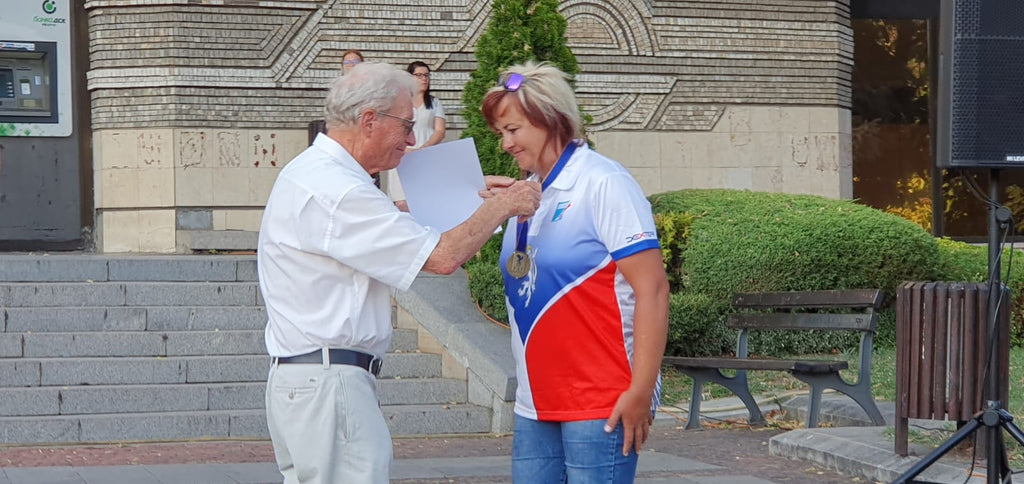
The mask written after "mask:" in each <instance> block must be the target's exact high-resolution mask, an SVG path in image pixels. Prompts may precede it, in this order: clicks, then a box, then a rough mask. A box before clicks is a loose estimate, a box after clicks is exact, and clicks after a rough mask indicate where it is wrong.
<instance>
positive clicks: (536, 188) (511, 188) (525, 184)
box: [485, 180, 540, 222]
mask: <svg viewBox="0 0 1024 484" xmlns="http://www.w3.org/2000/svg"><path fill="white" fill-rule="evenodd" d="M491 190H492V193H493V194H492V196H491V198H493V199H494V200H495V201H498V202H501V204H502V205H504V206H505V208H506V209H507V210H508V215H509V216H513V215H515V216H517V217H519V221H520V222H522V221H524V220H526V219H529V218H530V217H532V216H533V213H534V212H536V211H537V207H540V183H537V182H534V181H525V180H520V181H514V182H513V183H512V184H510V185H508V186H505V187H496V188H493V189H491ZM485 198H486V197H485Z"/></svg>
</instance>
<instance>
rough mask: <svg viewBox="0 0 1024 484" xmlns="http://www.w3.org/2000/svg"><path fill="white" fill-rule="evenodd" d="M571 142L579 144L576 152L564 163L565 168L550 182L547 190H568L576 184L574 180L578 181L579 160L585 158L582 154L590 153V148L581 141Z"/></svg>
mask: <svg viewBox="0 0 1024 484" xmlns="http://www.w3.org/2000/svg"><path fill="white" fill-rule="evenodd" d="M573 142H574V143H577V142H578V143H581V144H580V145H579V146H577V147H576V151H575V152H574V153H573V154H572V156H570V157H569V160H568V161H566V163H565V166H563V167H562V171H561V172H560V173H558V175H557V176H556V177H555V179H554V180H553V181H552V182H551V185H549V186H548V189H552V188H553V189H555V190H568V189H570V188H572V186H573V185H575V184H576V180H577V179H579V177H580V169H581V164H580V163H579V160H580V159H581V158H582V157H584V156H586V155H584V153H586V152H588V151H590V147H589V146H587V143H585V142H583V141H582V140H578V139H576V140H573Z"/></svg>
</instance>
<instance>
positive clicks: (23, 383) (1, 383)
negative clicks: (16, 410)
mask: <svg viewBox="0 0 1024 484" xmlns="http://www.w3.org/2000/svg"><path fill="white" fill-rule="evenodd" d="M39 367H40V365H39V362H38V361H25V360H0V387H37V386H39V384H40V376H39V375H40V370H39ZM0 442H3V441H2V440H0Z"/></svg>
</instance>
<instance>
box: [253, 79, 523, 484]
mask: <svg viewBox="0 0 1024 484" xmlns="http://www.w3.org/2000/svg"><path fill="white" fill-rule="evenodd" d="M415 90H416V84H415V81H414V80H413V77H412V76H410V75H409V74H408V73H406V72H404V71H401V70H399V69H397V68H395V67H393V66H389V65H387V64H379V63H365V62H364V63H361V64H359V65H358V66H356V67H355V68H354V69H353V70H352V71H350V72H349V73H348V74H347V75H345V76H344V77H340V78H338V79H336V80H335V81H334V83H333V84H332V85H331V88H330V91H329V93H328V95H327V100H326V104H325V108H324V112H325V114H326V122H327V132H326V133H321V134H319V135H317V138H316V139H315V140H314V141H313V144H312V145H311V146H310V147H309V148H307V149H306V150H305V151H303V152H302V153H301V154H299V155H298V156H297V157H295V159H293V160H292V161H291V162H290V163H289V164H288V165H287V166H286V167H285V168H284V169H283V170H281V174H280V175H279V176H278V178H277V181H276V182H275V183H274V188H273V190H272V191H271V194H270V199H269V200H268V201H267V206H266V210H265V212H264V215H263V223H262V226H261V227H260V238H259V252H258V253H259V255H258V259H257V260H258V264H259V280H260V290H261V291H262V293H263V298H264V300H265V301H266V307H267V316H268V318H269V322H268V324H267V329H266V343H267V351H268V352H269V353H270V356H271V357H273V364H272V366H271V369H270V375H269V377H268V381H267V421H268V422H267V423H268V425H269V427H270V437H271V440H272V441H273V445H274V453H275V455H276V457H277V464H278V468H279V469H280V470H281V473H282V474H283V475H284V482H285V483H286V484H291V483H300V482H301V483H325V484H326V483H331V484H333V483H359V484H361V483H385V482H388V472H389V467H390V465H391V460H392V447H391V435H390V433H389V431H388V428H387V426H386V424H385V422H384V417H383V415H382V414H381V412H380V407H379V405H378V401H377V395H376V385H375V376H376V374H377V371H378V370H379V369H380V358H381V357H382V356H383V355H384V352H385V351H386V350H387V348H388V345H389V344H390V342H391V332H392V328H391V297H390V296H391V288H397V289H400V290H406V289H408V288H409V286H410V285H411V284H412V282H413V279H415V278H416V276H417V274H418V273H419V272H420V270H424V271H427V272H432V273H439V274H450V273H452V272H453V271H455V269H456V268H458V267H459V266H460V265H462V263H464V262H465V261H467V260H468V259H469V258H470V257H472V256H473V255H474V254H475V253H476V252H477V251H478V250H479V249H480V247H481V246H483V244H484V243H485V242H486V241H487V240H488V239H489V238H490V236H491V234H493V233H494V230H495V228H496V227H498V226H499V225H500V224H501V223H503V222H504V221H505V220H508V218H509V217H513V216H521V217H529V216H531V215H533V213H534V211H535V210H536V209H537V206H538V205H539V203H540V185H538V184H537V183H534V182H525V181H516V182H514V183H512V180H511V179H509V180H508V182H509V183H511V185H509V186H507V187H505V188H504V189H502V190H500V191H499V193H498V195H497V196H495V197H492V198H488V199H486V200H484V203H483V205H481V206H480V208H479V209H478V210H477V211H476V212H475V213H474V214H473V215H472V216H471V217H470V218H469V219H468V220H466V221H465V222H464V223H463V224H461V225H459V226H457V227H455V228H453V229H451V230H450V231H448V232H445V233H443V234H442V233H438V232H437V231H436V230H434V229H431V228H427V227H423V226H421V225H420V224H418V223H417V222H416V221H415V220H414V219H413V218H412V217H411V216H410V215H409V214H408V213H405V212H401V211H399V210H398V209H397V208H395V206H394V204H393V203H392V202H391V200H390V199H388V197H387V195H385V194H384V193H383V192H381V191H380V190H379V189H378V188H377V187H375V186H374V185H373V180H372V178H371V176H372V175H373V174H374V173H377V172H380V171H383V170H387V169H391V168H394V167H396V166H398V163H399V161H400V159H401V157H402V155H403V154H404V153H405V148H406V146H411V145H412V144H413V143H414V142H415V140H414V138H413V134H412V127H413V120H412V119H411V118H412V108H413V106H412V96H413V93H414V92H415Z"/></svg>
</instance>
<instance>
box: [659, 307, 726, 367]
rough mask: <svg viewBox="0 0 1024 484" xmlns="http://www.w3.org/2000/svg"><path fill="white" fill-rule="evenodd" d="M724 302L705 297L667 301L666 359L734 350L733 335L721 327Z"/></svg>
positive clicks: (713, 354) (710, 354)
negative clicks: (670, 356) (667, 357)
mask: <svg viewBox="0 0 1024 484" xmlns="http://www.w3.org/2000/svg"><path fill="white" fill-rule="evenodd" d="M730 310H731V308H730V307H729V304H728V303H727V302H724V301H721V300H718V299H715V298H712V297H710V296H708V295H707V294H695V293H690V292H682V293H673V294H672V295H671V296H670V297H669V301H668V343H667V344H666V346H665V354H666V355H679V356H682V355H685V356H715V355H720V354H723V353H729V352H731V351H733V350H735V349H736V333H735V332H734V331H732V330H730V329H728V328H726V327H725V315H726V314H728V313H729V311H730Z"/></svg>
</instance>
